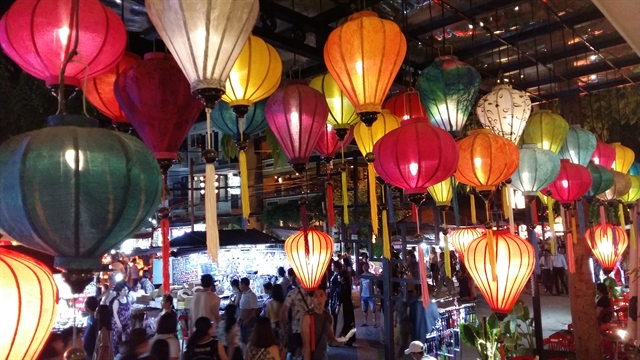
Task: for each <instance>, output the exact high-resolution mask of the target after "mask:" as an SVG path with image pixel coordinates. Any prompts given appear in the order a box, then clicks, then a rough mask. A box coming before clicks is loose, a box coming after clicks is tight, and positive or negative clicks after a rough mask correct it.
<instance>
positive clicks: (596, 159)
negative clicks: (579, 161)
mask: <svg viewBox="0 0 640 360" xmlns="http://www.w3.org/2000/svg"><path fill="white" fill-rule="evenodd" d="M593 162H594V163H596V165H600V158H597V157H594V158H593Z"/></svg>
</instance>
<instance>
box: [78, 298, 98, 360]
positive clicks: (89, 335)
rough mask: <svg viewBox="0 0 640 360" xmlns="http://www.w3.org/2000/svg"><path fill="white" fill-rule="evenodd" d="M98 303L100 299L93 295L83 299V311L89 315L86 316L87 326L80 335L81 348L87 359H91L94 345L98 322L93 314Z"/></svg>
mask: <svg viewBox="0 0 640 360" xmlns="http://www.w3.org/2000/svg"><path fill="white" fill-rule="evenodd" d="M98 305H100V301H99V300H98V298H96V297H95V296H89V297H88V298H87V299H86V300H85V301H84V311H86V312H87V313H89V317H88V318H87V327H86V328H85V330H84V335H83V336H82V348H83V349H84V352H85V353H86V354H87V359H91V358H92V357H93V351H94V350H95V347H96V336H97V335H98V329H97V326H98V323H97V322H96V318H95V314H96V309H97V308H98Z"/></svg>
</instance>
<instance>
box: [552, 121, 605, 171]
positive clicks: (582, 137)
mask: <svg viewBox="0 0 640 360" xmlns="http://www.w3.org/2000/svg"><path fill="white" fill-rule="evenodd" d="M596 145H597V139H596V136H595V135H593V133H591V132H590V131H588V130H585V129H583V128H582V127H581V126H580V125H571V126H570V127H569V132H568V133H567V137H566V139H565V140H564V144H562V147H561V148H560V153H559V154H560V157H561V158H563V159H569V161H571V162H572V163H574V164H578V165H582V166H587V165H589V161H591V157H592V156H593V152H594V151H595V150H596Z"/></svg>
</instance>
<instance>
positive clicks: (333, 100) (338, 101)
mask: <svg viewBox="0 0 640 360" xmlns="http://www.w3.org/2000/svg"><path fill="white" fill-rule="evenodd" d="M327 102H328V103H329V104H331V103H333V107H334V108H336V109H339V110H341V109H342V99H340V98H331V99H328V101H327Z"/></svg>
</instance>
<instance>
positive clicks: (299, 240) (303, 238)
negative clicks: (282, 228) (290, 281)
mask: <svg viewBox="0 0 640 360" xmlns="http://www.w3.org/2000/svg"><path fill="white" fill-rule="evenodd" d="M284 251H285V253H286V254H287V258H288V259H289V263H290V264H291V268H292V269H293V271H294V272H295V273H296V277H297V278H298V281H300V285H302V287H303V288H304V289H305V290H307V291H311V290H315V289H317V288H318V286H319V285H320V283H321V282H322V279H323V278H324V275H325V273H326V271H327V269H328V267H329V263H330V262H331V260H332V259H331V256H332V255H333V238H332V237H331V236H330V235H328V234H325V233H323V232H321V231H318V230H316V229H308V230H307V231H306V233H305V232H304V231H298V232H297V233H295V234H293V235H291V236H289V237H288V238H287V240H286V241H285V242H284Z"/></svg>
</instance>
